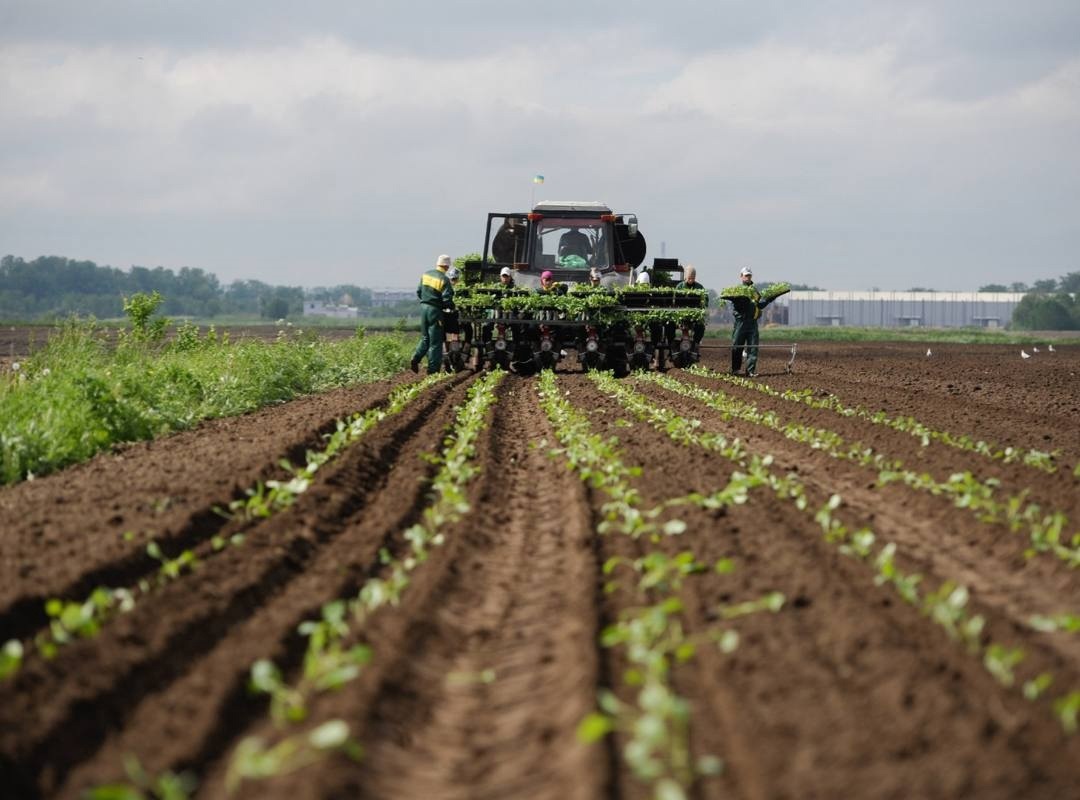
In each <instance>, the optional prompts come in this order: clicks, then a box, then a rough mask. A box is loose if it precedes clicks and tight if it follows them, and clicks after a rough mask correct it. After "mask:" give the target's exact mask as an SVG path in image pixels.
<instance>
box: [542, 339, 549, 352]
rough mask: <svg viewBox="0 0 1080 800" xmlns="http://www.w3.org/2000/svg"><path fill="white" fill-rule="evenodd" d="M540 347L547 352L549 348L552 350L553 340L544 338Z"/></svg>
mask: <svg viewBox="0 0 1080 800" xmlns="http://www.w3.org/2000/svg"><path fill="white" fill-rule="evenodd" d="M540 349H541V350H543V351H544V352H545V353H546V352H547V351H548V350H550V349H551V340H550V339H544V340H543V341H542V342H540Z"/></svg>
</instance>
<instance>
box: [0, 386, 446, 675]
mask: <svg viewBox="0 0 1080 800" xmlns="http://www.w3.org/2000/svg"><path fill="white" fill-rule="evenodd" d="M446 377H448V376H447V375H445V374H443V375H435V376H431V377H428V378H426V379H424V380H422V381H417V382H415V383H410V384H408V385H406V386H403V387H401V388H399V389H397V390H395V391H394V392H393V393H392V394H391V395H390V397H389V399H388V400H387V402H386V404H385V405H383V406H380V407H377V408H373V409H370V410H368V411H367V412H365V413H363V414H356V415H354V416H352V417H351V418H349V419H347V420H338V421H337V423H336V426H335V430H334V431H333V432H332V433H330V434H327V436H326V440H327V442H326V446H325V447H324V448H323V449H322V450H319V451H313V450H309V451H308V452H307V455H306V462H307V463H306V464H305V465H304V466H303V467H293V466H292V465H291V464H290V463H289V462H288V461H282V462H281V466H282V467H283V468H284V469H285V470H286V471H287V472H288V473H289V474H290V475H291V477H290V478H289V479H288V480H282V481H276V480H271V481H266V482H265V483H259V484H257V485H256V486H254V487H251V488H249V489H246V490H245V496H246V497H245V498H244V499H238V500H234V501H232V502H231V503H230V504H229V510H228V512H224V513H226V514H227V515H228V516H233V517H238V518H241V519H244V520H252V519H260V518H267V517H269V516H271V515H272V514H274V513H276V512H278V511H280V510H282V509H285V508H288V507H289V506H291V505H292V504H293V503H294V502H295V500H296V498H297V497H298V496H299V495H300V494H302V493H304V492H305V491H307V489H308V487H309V486H310V485H311V481H312V479H313V478H314V476H315V473H316V472H317V471H318V469H319V468H320V467H321V466H323V465H325V464H327V463H328V462H329V461H331V460H332V459H334V458H335V457H336V456H337V455H339V454H340V453H341V452H342V450H344V449H345V448H346V447H348V446H349V445H351V444H353V443H355V442H356V441H357V440H359V439H360V438H361V437H362V436H363V435H364V434H365V433H366V432H367V431H369V430H370V429H371V428H372V427H374V426H375V425H376V424H378V423H379V422H382V421H383V420H385V419H387V418H389V417H391V416H393V415H395V414H398V413H399V412H401V411H402V410H404V409H405V408H406V407H407V406H408V405H409V404H410V403H412V402H413V400H415V399H416V398H417V397H419V396H420V395H421V394H422V393H423V392H424V391H426V390H427V389H428V388H430V387H431V386H432V385H434V384H435V383H438V382H439V381H441V380H443V379H444V378H446ZM129 536H130V534H129ZM243 542H244V534H243V533H242V532H237V533H234V534H232V535H231V536H229V537H228V538H227V539H226V538H223V537H220V536H215V537H213V538H212V539H211V540H210V541H209V542H207V543H204V545H203V546H202V547H200V548H196V549H185V550H183V551H181V552H180V553H178V554H176V555H172V556H170V555H166V554H165V553H164V552H163V551H162V547H161V545H160V544H159V543H158V542H156V541H154V540H151V541H150V542H149V543H148V544H147V545H146V553H147V555H148V556H149V557H150V558H151V559H152V560H154V561H156V562H158V563H159V567H158V569H157V570H156V571H155V573H154V575H153V576H151V577H148V578H143V579H141V580H139V581H138V583H136V584H135V585H133V586H128V587H108V586H99V587H97V588H95V589H94V590H93V591H92V592H91V593H90V595H89V596H88V597H86V598H85V599H82V600H65V599H63V598H59V597H54V598H50V599H48V600H47V601H46V602H45V613H46V616H47V618H48V619H49V625H48V628H47V629H46V630H44V631H42V632H39V633H38V634H37V635H36V636H34V637H33V638H32V640H31V642H29V643H27V644H31V645H32V646H33V647H35V648H36V649H37V651H38V652H39V653H40V654H41V655H42V656H43V657H44V658H52V657H54V656H55V655H56V653H57V651H58V649H59V648H60V647H63V646H64V645H67V644H69V643H71V642H72V641H74V640H75V639H78V638H91V637H93V636H96V635H97V634H98V633H99V632H100V630H101V628H102V626H103V625H104V624H105V623H106V622H107V621H108V620H109V619H111V618H112V617H113V616H115V615H116V614H122V613H126V612H129V611H131V610H132V609H133V608H134V607H135V605H136V603H137V601H138V600H139V598H141V597H144V596H146V595H148V594H149V593H151V592H153V591H154V590H156V589H158V588H160V587H161V586H164V585H165V584H167V583H169V582H170V581H172V580H175V579H176V578H178V577H180V575H181V574H182V573H183V572H184V571H185V570H188V571H190V570H193V569H196V568H197V567H198V566H199V564H200V563H202V562H203V561H205V560H206V559H207V558H209V557H211V556H212V555H213V554H214V553H216V552H219V551H221V550H223V549H224V548H225V547H227V546H230V545H232V546H238V545H241V544H243ZM26 650H27V646H26V644H24V643H23V642H22V641H20V640H18V639H12V640H9V641H7V642H5V644H4V645H3V647H2V649H0V680H4V679H7V678H10V677H11V676H13V675H14V674H15V673H16V672H17V671H18V670H19V668H20V666H21V664H22V661H23V658H24V655H25V653H26Z"/></svg>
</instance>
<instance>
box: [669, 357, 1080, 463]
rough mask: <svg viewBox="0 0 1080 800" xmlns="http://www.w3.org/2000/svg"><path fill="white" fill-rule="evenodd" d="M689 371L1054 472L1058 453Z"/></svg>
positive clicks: (794, 391)
mask: <svg viewBox="0 0 1080 800" xmlns="http://www.w3.org/2000/svg"><path fill="white" fill-rule="evenodd" d="M690 372H692V373H693V374H696V375H701V376H703V377H706V378H711V379H715V380H720V381H724V382H726V383H730V384H733V385H735V386H741V387H742V388H744V389H754V390H755V391H758V392H761V393H762V394H766V395H769V396H770V397H776V398H780V399H782V400H787V401H789V402H793V403H801V404H802V405H805V406H808V407H810V408H820V409H825V410H828V411H832V412H834V413H835V414H838V415H840V416H842V417H856V418H858V419H862V420H865V421H867V422H870V423H872V424H874V425H882V426H884V427H887V428H892V429H893V430H897V431H901V432H903V433H907V434H910V435H911V436H914V437H915V438H917V439H919V440H920V441H921V442H922V444H923V446H926V445H928V444H930V442H932V441H933V442H940V443H941V444H945V445H948V446H949V447H955V448H957V449H958V450H964V451H966V452H970V453H977V454H979V455H981V456H985V457H987V458H990V459H994V460H998V461H1002V462H1004V463H1006V464H1012V463H1021V464H1025V465H1027V466H1029V467H1032V468H1034V469H1037V470H1040V471H1042V472H1055V471H1057V465H1056V463H1055V459H1056V458H1058V457H1059V455H1060V454H1058V453H1053V452H1049V453H1048V452H1045V451H1042V450H1034V449H1025V448H1020V447H1012V446H1006V447H1002V446H1001V445H998V444H994V443H993V442H987V441H985V440H982V439H975V438H974V437H972V436H969V435H968V434H955V433H950V432H949V431H940V430H935V429H934V428H931V427H930V426H928V425H926V424H925V423H923V422H920V421H919V420H917V419H915V418H914V417H910V416H907V417H890V416H889V415H888V414H886V413H885V412H884V411H871V410H870V409H868V408H865V407H863V406H858V405H855V406H849V405H845V404H844V402H843V401H842V400H841V399H840V398H839V397H837V396H836V395H832V394H830V395H828V396H826V397H818V396H815V394H814V391H813V390H812V389H786V390H784V391H782V392H780V391H777V390H776V389H773V388H772V387H771V386H769V385H768V384H766V383H762V382H758V381H751V380H748V379H746V378H742V377H739V376H738V375H728V374H725V373H720V372H714V371H713V370H709V369H706V368H704V367H699V366H695V367H692V368H691V369H690ZM1077 470H1080V464H1078V465H1077Z"/></svg>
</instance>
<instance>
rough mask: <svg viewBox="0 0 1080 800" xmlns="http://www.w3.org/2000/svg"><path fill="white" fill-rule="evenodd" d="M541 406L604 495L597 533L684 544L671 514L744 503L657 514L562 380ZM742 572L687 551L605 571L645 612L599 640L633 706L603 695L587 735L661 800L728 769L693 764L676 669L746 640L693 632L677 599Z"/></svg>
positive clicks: (632, 471) (544, 382)
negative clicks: (707, 581)
mask: <svg viewBox="0 0 1080 800" xmlns="http://www.w3.org/2000/svg"><path fill="white" fill-rule="evenodd" d="M539 393H540V403H541V406H542V407H543V409H544V411H545V413H546V414H547V416H548V419H549V420H550V421H551V423H552V426H553V427H554V429H555V432H556V434H555V435H556V437H557V439H558V441H559V444H560V447H559V448H555V449H553V450H552V451H551V454H552V455H553V456H555V457H559V458H562V459H564V460H565V461H566V462H567V464H568V465H569V466H570V467H571V468H572V469H573V470H574V471H575V472H576V473H577V474H578V476H579V477H580V478H581V480H582V481H584V482H585V483H586V484H588V485H589V486H590V487H591V488H592V489H593V490H595V491H598V492H600V493H602V494H603V495H604V496H605V498H606V500H605V502H604V503H603V505H602V514H603V519H602V521H601V522H600V524H599V525H598V527H597V533H598V534H599V535H602V536H603V535H611V534H615V535H623V536H629V537H633V538H644V539H645V540H647V541H652V542H653V543H656V542H658V541H659V540H660V539H661V538H663V537H672V536H679V535H681V534H682V533H684V532H685V530H686V524H685V523H684V522H683V521H682V520H680V519H677V518H670V519H668V520H667V521H665V522H662V523H661V522H660V521H659V519H660V517H661V515H663V514H664V512H665V511H666V510H667V509H669V508H672V507H676V506H679V505H686V504H689V503H697V504H700V505H704V506H710V507H719V506H723V505H729V504H735V503H739V502H742V500H743V497H742V495H741V494H740V492H739V490H738V488H737V487H735V486H729V487H726V488H725V489H722V490H720V491H718V492H716V493H715V494H714V495H712V496H710V497H699V496H694V497H679V498H672V499H671V500H669V501H667V502H664V503H661V504H660V505H658V506H656V507H654V508H642V507H641V498H640V495H639V494H638V492H637V491H636V489H634V487H633V485H632V481H633V479H634V478H636V477H638V476H639V475H640V474H641V470H640V468H637V467H631V466H628V465H627V464H626V463H625V461H624V459H623V456H622V454H621V453H620V451H619V450H618V448H617V447H616V444H615V442H614V441H613V440H611V439H604V438H602V437H600V436H599V435H598V434H596V433H594V432H593V431H592V430H591V427H590V425H589V421H588V419H587V418H586V417H585V416H584V415H582V414H581V413H580V412H578V411H577V410H576V409H574V408H573V406H572V405H571V404H570V403H569V402H567V401H566V399H565V398H564V397H562V396H561V395H560V394H559V390H558V385H557V383H556V380H555V376H554V375H553V374H552V373H544V374H543V375H542V376H541V378H540V381H539ZM732 569H734V564H733V563H732V562H731V561H730V560H727V559H722V560H720V561H717V562H716V563H714V564H706V563H703V562H701V561H699V560H698V559H697V557H696V556H695V555H694V554H693V552H691V551H688V550H684V551H681V552H679V553H677V554H675V555H670V554H668V553H666V552H664V551H662V550H653V551H650V552H648V553H646V554H644V555H642V556H641V557H639V558H634V559H629V558H625V557H619V556H614V557H612V558H609V559H608V560H607V561H606V562H605V563H604V566H603V572H604V574H605V575H606V576H608V577H609V579H610V580H609V581H608V583H607V584H606V585H605V591H606V592H609V593H611V592H613V591H616V589H618V588H620V585H621V588H624V589H626V590H628V591H629V593H630V594H631V595H632V596H633V597H635V598H636V600H637V602H638V603H639V604H638V605H634V606H631V607H629V608H625V609H624V610H623V611H622V612H621V613H620V615H619V619H618V620H617V621H616V622H614V623H613V624H611V625H609V626H608V627H607V628H606V629H604V631H603V632H602V633H601V644H602V645H603V646H604V647H607V648H621V649H622V651H623V652H624V654H625V658H626V661H627V662H628V664H629V667H628V668H627V669H626V670H625V672H624V673H623V675H622V679H623V683H624V685H625V686H626V687H627V690H628V691H630V692H632V694H633V700H632V701H627V700H620V699H619V697H618V696H617V694H616V693H615V692H614V691H611V690H603V691H601V693H600V697H599V709H598V710H597V711H596V712H594V713H592V714H590V715H589V716H588V717H586V718H585V719H584V720H583V721H582V723H581V726H580V728H579V735H580V736H581V737H582V738H583V739H584V740H586V741H595V740H597V739H599V738H601V737H603V736H605V735H607V734H609V733H611V732H613V731H618V732H619V733H621V734H622V735H624V736H625V737H626V740H627V741H626V745H625V746H624V748H623V758H624V760H625V761H626V763H627V765H628V766H629V767H630V769H631V770H632V771H633V773H634V774H635V775H636V776H637V777H638V778H639V779H641V780H643V781H645V782H647V783H648V784H649V785H650V786H651V787H652V789H653V792H654V796H655V797H657V798H667V799H669V800H675V799H676V798H683V797H685V796H686V791H687V790H688V789H689V788H690V787H691V786H692V785H693V783H694V782H695V780H696V779H697V778H698V777H700V776H705V775H712V774H715V773H716V772H718V771H719V770H720V769H721V768H722V761H721V760H720V759H719V758H718V757H717V756H715V755H704V756H701V757H699V758H698V759H697V760H696V761H692V759H691V756H690V747H689V729H690V716H691V708H690V704H689V703H688V701H687V700H686V699H685V698H683V697H681V696H679V695H678V694H677V693H676V692H675V691H674V689H673V688H672V686H671V669H672V666H673V664H674V663H681V662H685V661H687V660H689V659H691V658H693V656H694V654H695V652H696V650H697V648H699V647H701V646H703V645H705V644H710V645H715V646H717V647H719V649H720V651H721V652H724V653H730V652H732V651H733V650H734V649H735V648H736V647H737V645H738V633H737V631H735V630H734V629H733V628H731V627H730V626H720V627H716V628H714V629H710V630H708V631H704V632H698V633H694V634H688V633H687V632H686V631H685V630H684V629H683V624H682V622H681V619H680V615H681V612H682V611H683V602H682V600H681V599H680V597H679V594H680V590H681V589H682V588H683V585H684V583H685V581H687V580H688V579H691V577H692V576H694V575H697V574H701V573H703V572H706V571H709V570H715V571H716V572H718V573H720V574H726V573H729V572H730V571H731V570H732ZM783 603H784V597H783V595H781V594H779V593H775V592H774V593H770V594H768V595H766V596H764V597H762V598H760V599H759V600H756V601H749V602H745V603H740V604H737V605H733V606H729V607H724V608H721V609H719V610H718V611H719V614H720V616H721V617H722V618H724V619H725V620H731V619H734V618H735V617H738V616H743V615H746V614H750V613H754V612H757V611H766V610H768V611H773V612H775V611H778V610H779V609H780V608H781V607H782V606H783Z"/></svg>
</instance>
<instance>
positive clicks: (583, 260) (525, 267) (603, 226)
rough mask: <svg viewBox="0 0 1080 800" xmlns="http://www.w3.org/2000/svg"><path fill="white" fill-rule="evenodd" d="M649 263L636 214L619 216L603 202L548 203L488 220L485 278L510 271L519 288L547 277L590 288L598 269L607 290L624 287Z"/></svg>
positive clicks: (493, 214)
mask: <svg viewBox="0 0 1080 800" xmlns="http://www.w3.org/2000/svg"><path fill="white" fill-rule="evenodd" d="M644 258H645V239H644V237H643V236H642V234H641V233H640V231H638V226H637V217H636V216H634V215H633V214H615V213H614V212H612V210H611V209H610V208H608V207H607V206H606V205H605V204H603V203H598V202H589V201H585V202H582V201H573V202H543V203H538V204H537V205H535V206H534V207H533V209H532V211H530V212H529V213H527V214H522V213H492V214H488V227H487V238H486V240H485V243H484V253H483V260H482V261H481V264H482V265H483V266H482V272H483V273H484V275H485V277H487V276H488V275H497V274H498V272H499V270H500V269H502V268H503V267H510V269H511V270H512V271H513V274H514V279H515V283H516V284H517V285H518V286H523V287H529V288H532V287H535V286H538V285H539V283H540V275H541V273H543V272H545V271H550V272H552V273H553V274H554V276H555V280H556V281H559V282H562V283H569V284H575V283H588V280H589V272H590V271H591V270H593V269H596V270H598V271H599V272H600V273H601V276H602V278H601V280H602V282H603V284H604V285H607V286H620V285H626V284H627V283H628V281H629V276H630V274H631V272H632V270H633V269H634V268H636V267H637V266H638V265H639V264H640V263H641V262H642V261H643V260H644Z"/></svg>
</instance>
